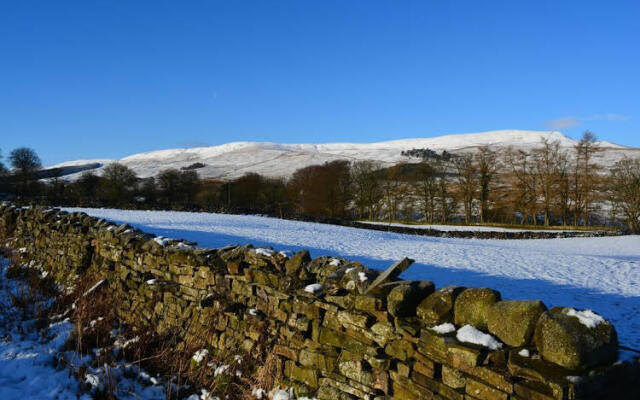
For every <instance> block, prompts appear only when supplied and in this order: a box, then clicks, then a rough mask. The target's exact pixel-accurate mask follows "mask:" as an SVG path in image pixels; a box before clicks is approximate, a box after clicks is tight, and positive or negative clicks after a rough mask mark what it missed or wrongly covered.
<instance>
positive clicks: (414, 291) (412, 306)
mask: <svg viewBox="0 0 640 400" xmlns="http://www.w3.org/2000/svg"><path fill="white" fill-rule="evenodd" d="M434 290H435V285H434V284H433V282H428V281H419V282H406V283H404V282H403V283H400V284H398V285H396V286H395V287H394V288H393V289H391V291H390V292H389V294H388V295H387V310H388V311H389V313H390V314H391V315H393V316H394V317H411V316H414V315H416V308H417V307H418V304H420V302H421V301H422V300H423V299H424V298H425V297H427V296H428V295H430V294H432V293H433V291H434Z"/></svg>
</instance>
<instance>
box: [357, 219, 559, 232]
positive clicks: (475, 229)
mask: <svg viewBox="0 0 640 400" xmlns="http://www.w3.org/2000/svg"><path fill="white" fill-rule="evenodd" d="M358 222H360V223H361V224H369V225H380V226H398V227H401V228H413V229H434V230H436V231H445V232H452V231H459V232H460V231H462V232H570V231H566V230H560V229H535V230H533V229H517V228H501V227H497V226H475V225H438V224H431V225H429V224H402V223H399V222H391V223H389V222H382V221H358Z"/></svg>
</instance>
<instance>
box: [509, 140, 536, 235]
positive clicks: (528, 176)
mask: <svg viewBox="0 0 640 400" xmlns="http://www.w3.org/2000/svg"><path fill="white" fill-rule="evenodd" d="M505 163H506V165H507V166H508V167H509V172H510V181H511V182H512V183H511V187H512V190H511V193H510V196H509V197H510V203H511V207H510V208H511V209H512V210H513V211H514V212H520V213H521V214H522V218H521V221H520V222H521V223H522V224H524V223H525V222H526V221H527V217H528V216H531V219H532V223H533V224H534V225H535V224H537V213H538V212H537V190H538V188H537V187H538V183H537V179H536V174H535V173H534V169H533V168H534V163H533V161H532V159H531V155H530V154H529V153H527V152H525V151H522V150H514V149H513V148H509V149H507V151H506V152H505Z"/></svg>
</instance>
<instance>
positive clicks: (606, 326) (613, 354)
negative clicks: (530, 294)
mask: <svg viewBox="0 0 640 400" xmlns="http://www.w3.org/2000/svg"><path fill="white" fill-rule="evenodd" d="M567 310H568V309H567V308H564V307H555V308H553V309H551V310H550V311H547V312H545V313H544V314H542V316H541V317H540V319H539V320H538V323H537V325H536V328H535V333H534V341H535V344H536V347H537V348H538V351H539V352H540V355H541V356H542V357H543V358H544V359H546V360H549V361H551V362H554V363H556V364H558V365H561V366H563V367H566V368H579V367H589V366H594V365H600V364H607V363H612V362H614V361H615V360H616V359H617V355H618V351H617V349H618V336H617V333H616V330H615V328H614V327H613V325H611V324H610V323H609V322H606V321H605V322H602V323H598V324H597V325H596V326H595V327H588V326H586V325H585V324H583V323H581V322H580V320H579V319H578V318H577V317H575V316H570V315H567Z"/></svg>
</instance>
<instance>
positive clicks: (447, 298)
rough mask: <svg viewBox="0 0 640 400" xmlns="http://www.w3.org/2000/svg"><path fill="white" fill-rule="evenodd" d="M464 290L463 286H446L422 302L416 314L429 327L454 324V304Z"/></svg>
mask: <svg viewBox="0 0 640 400" xmlns="http://www.w3.org/2000/svg"><path fill="white" fill-rule="evenodd" d="M464 289H465V288H464V287H462V286H445V287H443V288H441V289H438V290H436V291H435V292H433V293H432V294H430V295H429V296H427V298H425V299H424V300H422V301H421V302H420V304H419V305H418V308H417V309H416V314H417V315H418V317H420V318H421V319H422V320H424V322H425V323H426V324H427V325H438V324H442V323H444V322H452V321H453V304H454V302H455V300H456V298H457V297H458V295H459V294H460V293H461V292H462V291H463V290H464Z"/></svg>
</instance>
